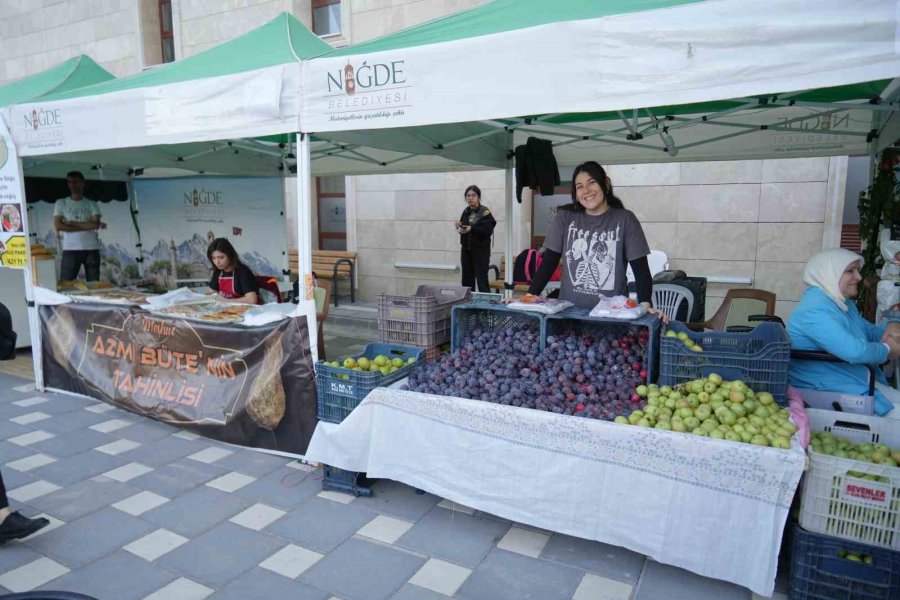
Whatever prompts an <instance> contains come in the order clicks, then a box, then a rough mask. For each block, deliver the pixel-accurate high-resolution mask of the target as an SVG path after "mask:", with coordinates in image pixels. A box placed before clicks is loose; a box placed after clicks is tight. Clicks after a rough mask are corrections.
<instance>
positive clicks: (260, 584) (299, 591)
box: [210, 567, 331, 600]
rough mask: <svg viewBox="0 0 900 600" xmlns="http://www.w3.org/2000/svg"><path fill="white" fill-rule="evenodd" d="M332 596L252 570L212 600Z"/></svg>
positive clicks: (308, 599)
mask: <svg viewBox="0 0 900 600" xmlns="http://www.w3.org/2000/svg"><path fill="white" fill-rule="evenodd" d="M330 596H331V595H330V594H328V593H327V592H323V591H322V590H318V589H316V588H314V587H311V586H309V585H306V584H305V583H302V582H299V581H294V580H292V579H287V578H286V577H282V576H281V575H277V574H275V573H272V572H271V571H267V570H266V569H261V568H259V567H257V568H255V569H251V570H249V571H247V572H246V573H244V574H243V575H241V576H240V577H238V578H237V579H235V580H234V581H232V582H231V583H229V584H228V585H226V586H225V587H224V588H222V589H221V590H220V591H219V592H217V593H216V594H215V595H214V596H211V597H210V600H248V599H250V598H266V599H271V600H276V599H277V600H281V599H282V598H289V599H290V600H327V599H328V598H329V597H330Z"/></svg>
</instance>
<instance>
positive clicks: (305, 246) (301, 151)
mask: <svg viewBox="0 0 900 600" xmlns="http://www.w3.org/2000/svg"><path fill="white" fill-rule="evenodd" d="M311 239H312V198H311V197H310V164H309V135H308V134H305V133H298V134H297V262H298V272H297V275H298V278H299V281H300V283H299V286H298V287H299V291H300V294H301V296H302V297H301V299H303V300H311V299H312V243H311Z"/></svg>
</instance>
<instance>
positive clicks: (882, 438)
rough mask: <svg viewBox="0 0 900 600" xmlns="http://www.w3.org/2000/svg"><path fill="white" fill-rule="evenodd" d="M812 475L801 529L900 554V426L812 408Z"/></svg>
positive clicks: (806, 483)
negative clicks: (896, 551) (898, 551)
mask: <svg viewBox="0 0 900 600" xmlns="http://www.w3.org/2000/svg"><path fill="white" fill-rule="evenodd" d="M808 414H809V420H810V427H811V429H812V431H813V435H812V439H811V441H810V447H809V471H808V472H807V474H806V477H804V481H803V486H802V489H801V500H800V524H801V525H802V526H803V527H804V528H805V529H807V530H809V531H815V532H817V533H824V534H826V535H832V536H836V537H839V538H843V539H847V540H853V541H856V542H860V543H863V544H871V545H874V546H879V547H882V548H890V549H892V550H900V467H898V464H900V422H897V421H895V420H893V419H885V418H881V417H870V416H865V415H857V414H849V413H841V412H834V411H826V410H817V409H810V410H809V411H808Z"/></svg>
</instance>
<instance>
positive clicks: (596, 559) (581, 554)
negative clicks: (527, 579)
mask: <svg viewBox="0 0 900 600" xmlns="http://www.w3.org/2000/svg"><path fill="white" fill-rule="evenodd" d="M541 558H544V559H547V560H552V561H555V562H560V563H563V564H566V565H569V566H572V567H577V568H579V569H584V570H585V571H591V572H594V573H596V574H598V575H602V576H603V577H608V578H610V579H615V580H617V581H623V582H625V583H628V584H631V585H634V584H636V583H637V580H638V577H640V575H641V569H643V568H644V560H645V558H644V555H643V554H638V553H637V552H632V551H631V550H627V549H625V548H620V547H618V546H611V545H609V544H603V543H601V542H594V541H590V540H585V539H582V538H577V537H572V536H569V535H563V534H561V533H554V534H553V536H551V538H550V541H549V542H547V545H546V546H544V550H543V552H541Z"/></svg>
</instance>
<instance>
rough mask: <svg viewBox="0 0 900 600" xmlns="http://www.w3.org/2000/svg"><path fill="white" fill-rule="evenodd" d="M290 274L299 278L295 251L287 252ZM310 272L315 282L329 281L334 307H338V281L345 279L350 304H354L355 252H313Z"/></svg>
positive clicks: (294, 249) (298, 260) (297, 257)
mask: <svg viewBox="0 0 900 600" xmlns="http://www.w3.org/2000/svg"><path fill="white" fill-rule="evenodd" d="M288 260H289V263H290V269H291V274H292V275H293V274H296V275H297V276H298V277H299V276H300V273H299V271H300V264H299V263H300V259H299V256H298V255H297V249H296V248H291V249H290V250H289V251H288ZM312 271H313V275H314V276H315V278H316V279H317V280H323V279H330V280H331V297H332V298H333V299H334V305H335V306H337V305H338V287H337V286H338V280H340V279H347V280H348V281H349V282H350V302H356V288H355V286H354V281H355V279H356V252H345V251H343V250H313V253H312Z"/></svg>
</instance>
